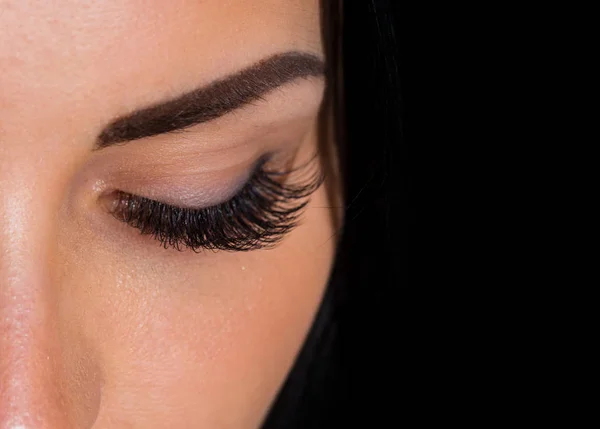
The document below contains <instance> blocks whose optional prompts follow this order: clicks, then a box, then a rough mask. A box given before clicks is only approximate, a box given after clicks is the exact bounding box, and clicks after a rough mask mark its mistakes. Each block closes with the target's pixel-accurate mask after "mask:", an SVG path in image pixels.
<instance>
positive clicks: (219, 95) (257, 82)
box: [97, 52, 325, 148]
mask: <svg viewBox="0 0 600 429" xmlns="http://www.w3.org/2000/svg"><path fill="white" fill-rule="evenodd" d="M324 68H325V67H324V62H323V60H322V59H321V58H319V57H318V56H316V55H313V54H308V53H303V52H286V53H282V54H277V55H274V56H272V57H269V58H267V59H264V60H262V61H260V62H258V63H256V64H254V65H252V66H250V67H248V68H245V69H243V70H242V71H240V72H237V73H235V74H232V75H229V76H227V77H225V78H222V79H219V80H217V81H214V82H212V83H210V84H208V85H207V86H205V87H202V88H199V89H196V90H193V91H191V92H188V93H186V94H184V95H182V96H180V97H177V98H176V99H173V100H169V101H166V102H164V103H161V104H157V105H153V106H150V107H146V108H143V109H141V110H137V111H135V112H133V113H130V114H127V115H125V116H122V117H120V118H117V119H116V120H114V121H113V122H111V123H110V124H109V125H108V126H107V127H106V128H104V130H103V131H102V132H101V133H100V135H99V136H98V141H97V148H104V147H107V146H111V145H114V144H117V143H123V142H127V141H131V140H137V139H141V138H145V137H150V136H154V135H157V134H163V133H168V132H170V131H175V130H180V129H184V128H187V127H190V126H192V125H196V124H200V123H202V122H207V121H211V120H213V119H216V118H218V117H220V116H223V115H225V114H226V113H229V112H231V111H233V110H235V109H238V108H240V107H242V106H244V105H245V104H248V103H250V102H252V101H255V100H257V99H261V98H262V96H263V95H265V94H266V93H267V92H269V91H271V90H273V89H275V88H277V87H279V86H281V85H283V84H285V83H288V82H290V81H292V80H295V79H298V78H301V77H309V76H321V75H323V73H324Z"/></svg>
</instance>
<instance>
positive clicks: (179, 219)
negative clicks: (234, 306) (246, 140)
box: [111, 156, 323, 252]
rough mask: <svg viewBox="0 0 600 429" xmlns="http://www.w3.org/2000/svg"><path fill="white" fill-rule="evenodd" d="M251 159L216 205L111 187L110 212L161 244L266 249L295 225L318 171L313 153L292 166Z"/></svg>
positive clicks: (319, 177) (182, 247)
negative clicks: (179, 202)
mask: <svg viewBox="0 0 600 429" xmlns="http://www.w3.org/2000/svg"><path fill="white" fill-rule="evenodd" d="M268 161H269V157H267V156H265V157H263V158H261V159H260V161H259V162H258V163H257V164H256V166H255V168H254V171H253V173H252V174H251V176H250V178H249V179H248V180H247V182H246V183H245V184H244V185H243V186H242V187H241V189H240V190H239V191H238V192H237V193H236V194H235V195H234V196H233V197H231V198H230V199H228V200H227V201H224V202H222V203H220V204H217V205H213V206H209V207H202V208H189V207H177V206H174V205H171V204H167V203H164V202H161V201H157V200H153V199H149V198H146V197H140V196H137V195H133V194H129V193H125V192H122V191H115V192H114V193H113V195H112V197H113V198H114V200H113V204H112V207H111V213H112V215H113V216H114V217H115V218H116V219H118V220H120V221H122V222H124V223H126V224H128V225H129V226H131V227H133V228H136V229H138V230H139V231H140V233H141V234H142V235H148V236H151V237H153V238H154V239H155V240H157V241H158V242H159V243H160V244H161V245H162V246H163V247H164V248H175V249H177V250H185V249H191V250H192V251H194V252H199V251H201V250H203V249H209V250H225V251H249V250H256V249H261V248H271V247H273V246H275V245H276V244H277V243H279V242H280V241H281V239H282V238H283V237H284V236H285V235H286V234H287V233H288V232H289V231H291V230H292V229H293V228H294V227H295V226H297V225H298V222H299V219H300V215H301V214H302V211H303V209H304V208H305V207H306V205H307V204H308V202H309V197H310V195H311V194H312V193H313V192H314V191H315V190H316V189H318V187H319V186H320V185H321V183H322V181H323V176H322V174H321V171H320V169H319V167H318V166H317V164H318V162H317V158H316V157H314V158H313V159H312V160H311V161H310V162H309V163H307V164H305V165H303V166H302V167H300V168H299V169H296V170H292V171H277V170H271V169H269V168H268V167H267V166H268Z"/></svg>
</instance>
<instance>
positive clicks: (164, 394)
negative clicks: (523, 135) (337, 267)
mask: <svg viewBox="0 0 600 429" xmlns="http://www.w3.org/2000/svg"><path fill="white" fill-rule="evenodd" d="M287 51H302V52H307V53H311V54H315V55H318V56H321V57H322V56H323V52H322V46H321V34H320V23H319V6H318V1H317V0H252V1H247V0H229V1H225V0H195V1H191V0H189V1H186V0H169V1H164V0H163V1H158V0H155V1H140V0H137V1H136V0H102V1H79V0H77V1H75V0H55V1H52V2H49V1H46V0H30V1H23V0H0V429H34V428H35V429H80V428H95V429H96V428H97V429H121V428H144V429H152V428H160V429H164V428H178V429H179V428H181V429H184V428H207V429H214V428H236V429H237V428H258V427H260V424H261V422H262V421H263V419H264V418H265V416H266V413H267V412H268V409H269V406H270V405H271V403H272V401H273V400H274V398H275V395H276V394H277V391H278V389H279V388H280V387H281V385H282V383H283V381H284V380H285V377H286V375H287V374H288V372H289V370H290V368H291V365H292V364H293V361H294V359H295V357H296V355H297V353H298V351H299V349H300V347H301V345H302V343H303V341H304V339H305V337H306V334H307V332H308V329H309V328H310V325H311V323H312V321H313V318H314V315H315V312H316V310H317V308H318V305H319V302H320V300H321V298H322V295H323V291H324V288H325V285H326V283H327V280H328V276H329V271H330V268H331V265H332V260H333V253H334V242H333V240H331V237H332V236H333V235H334V229H333V226H332V213H331V209H330V208H328V207H331V204H329V203H328V198H327V193H326V192H325V186H321V187H320V188H319V189H318V190H317V191H316V192H315V193H314V194H313V195H312V198H311V202H310V204H309V206H308V208H307V209H306V211H305V213H304V215H303V216H302V222H301V225H300V226H298V227H297V228H296V229H295V230H293V231H292V232H291V233H290V234H288V235H287V236H286V237H285V239H284V240H283V241H282V242H281V243H280V244H279V245H278V246H277V247H276V248H274V249H269V250H256V251H251V252H223V251H217V252H210V251H202V252H200V253H194V252H191V251H189V250H184V251H181V252H179V251H177V250H175V249H172V248H169V249H164V248H163V247H161V246H160V243H158V242H157V241H155V240H154V239H153V238H152V237H149V236H142V235H140V233H139V231H138V230H136V229H134V228H132V227H130V226H129V225H126V224H124V223H122V222H120V221H118V220H117V219H115V218H114V217H113V216H112V215H111V214H110V213H109V211H108V210H107V203H106V199H107V198H109V197H107V195H110V191H114V190H122V191H125V192H132V193H137V194H143V195H145V196H148V197H152V198H154V199H159V200H163V201H169V202H171V203H181V204H190V205H194V204H201V203H202V201H203V198H208V197H207V196H210V198H215V195H214V193H215V192H222V193H224V192H226V191H227V190H229V191H231V188H232V187H233V186H236V185H235V184H236V183H238V182H239V181H240V180H243V179H245V178H246V177H247V174H248V171H249V169H250V168H251V166H252V165H253V163H254V162H255V161H256V160H257V159H258V158H259V157H260V156H261V155H262V154H264V153H265V152H267V151H273V150H275V151H280V152H282V153H289V154H293V155H294V157H292V158H290V159H293V160H294V163H295V164H294V165H300V164H301V163H302V162H304V161H305V160H306V159H309V158H310V156H311V154H314V153H315V151H317V147H318V146H317V138H316V129H317V119H318V114H319V107H320V104H321V101H322V97H323V89H324V82H323V79H322V78H318V77H315V78H308V79H301V80H299V81H294V82H292V83H289V84H286V85H285V86H283V87H281V88H278V89H276V90H274V91H272V92H271V93H269V94H268V95H267V96H265V97H264V98H263V99H262V100H261V101H257V102H255V103H252V104H251V105H249V106H246V107H244V108H243V109H240V110H237V111H235V112H233V113H231V114H228V115H226V116H224V117H222V118H219V119H217V120H215V121H212V122H209V123H205V124H201V125H198V126H194V127H192V128H190V129H188V130H186V131H185V132H183V133H175V134H165V135H160V136H155V137H150V138H146V139H141V140H137V141H135V142H131V143H128V144H126V145H120V146H119V145H117V146H114V147H109V148H106V149H100V150H98V149H96V148H95V146H94V145H95V142H96V139H97V136H98V134H99V133H100V132H101V130H102V129H103V127H105V126H106V125H107V124H108V123H110V122H111V121H112V120H113V119H114V118H116V117H119V116H120V115H124V114H126V113H128V112H132V111H134V110H136V109H140V108H143V107H146V106H149V105H152V104H154V103H158V102H162V101H165V100H168V99H170V98H173V97H176V96H177V95H179V94H182V93H185V92H187V91H190V90H192V89H194V88H197V87H200V86H202V85H206V84H209V83H211V82H212V81H214V80H215V79H219V78H222V77H223V76H225V75H228V74H231V73H235V72H237V71H239V70H241V69H243V68H245V67H248V66H250V65H252V64H253V63H255V62H257V61H259V60H261V59H263V58H266V57H269V56H271V55H274V54H277V53H281V52H287ZM290 156H291V155H290ZM215 189H216V190H218V191H214V190H215Z"/></svg>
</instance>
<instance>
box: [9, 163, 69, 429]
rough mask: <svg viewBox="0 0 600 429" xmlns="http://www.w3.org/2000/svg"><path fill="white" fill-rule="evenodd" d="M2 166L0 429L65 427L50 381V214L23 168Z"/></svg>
mask: <svg viewBox="0 0 600 429" xmlns="http://www.w3.org/2000/svg"><path fill="white" fill-rule="evenodd" d="M2 155H6V152H4V153H2V151H0V156H2ZM7 161H8V159H7V157H4V159H0V168H1V171H0V429H9V428H10V429H16V428H22V429H26V428H30V427H31V428H34V427H35V428H55V427H56V428H58V427H65V428H68V426H67V425H66V424H65V421H64V418H63V414H64V413H63V412H62V410H61V405H60V404H61V398H60V392H59V391H58V388H57V385H58V384H57V383H56V381H57V377H58V374H57V372H56V368H57V365H56V363H57V362H56V360H57V359H58V358H59V356H60V347H59V344H58V341H57V338H58V334H57V330H56V328H55V326H56V323H54V321H55V320H56V308H57V297H56V296H55V295H54V294H55V288H53V285H52V280H51V278H52V275H51V265H50V257H49V256H50V255H49V254H50V253H51V248H52V243H51V240H50V237H51V223H52V222H51V221H50V220H51V216H49V215H48V213H46V212H45V210H44V208H43V205H44V204H45V203H46V202H47V201H46V200H45V199H44V198H45V197H44V195H43V194H44V192H43V190H41V189H36V185H35V181H36V180H39V178H38V177H36V175H35V174H32V172H31V171H28V167H27V166H28V164H27V163H24V162H21V163H16V162H7ZM13 161H14V160H13ZM17 166H18V167H17Z"/></svg>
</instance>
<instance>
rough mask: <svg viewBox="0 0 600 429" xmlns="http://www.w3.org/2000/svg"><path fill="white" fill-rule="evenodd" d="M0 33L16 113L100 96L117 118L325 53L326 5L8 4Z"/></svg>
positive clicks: (207, 0) (199, 1) (263, 0)
mask: <svg viewBox="0 0 600 429" xmlns="http://www.w3.org/2000/svg"><path fill="white" fill-rule="evenodd" d="M0 28H1V29H2V31H1V32H0V106H1V105H2V104H5V103H8V104H9V105H10V106H12V107H13V108H14V109H13V112H14V111H15V110H23V109H27V108H28V107H31V108H33V106H34V105H35V104H36V103H38V108H39V103H43V104H45V105H48V106H51V105H54V104H60V103H67V104H69V105H71V106H74V105H77V106H81V107H82V108H83V107H85V106H86V105H89V103H90V100H93V101H94V103H95V108H96V109H99V110H100V111H102V109H105V110H106V111H107V112H110V114H111V115H114V114H118V113H121V112H120V111H121V110H128V109H132V108H136V107H139V106H140V105H143V104H147V103H152V102H153V101H155V100H157V99H163V98H165V96H168V95H169V94H170V93H171V92H172V93H179V92H182V91H185V90H187V89H191V88H193V87H196V86H198V85H201V84H203V83H207V82H209V81H211V80H213V79H215V78H218V77H220V76H222V75H223V74H227V73H231V72H233V71H236V70H238V69H239V68H241V67H244V66H246V65H248V64H251V63H253V62H255V61H257V60H260V59H262V58H264V57H265V56H268V55H271V54H274V53H278V52H282V51H288V50H296V49H297V50H302V51H309V52H314V53H319V52H320V49H321V48H320V34H319V16H318V0H251V1H250V0H169V1H166V0H154V1H147V0H144V1H142V0H102V1H79V0H55V1H52V2H48V1H46V0H38V1H35V0H34V1H22V0H0ZM2 99H4V100H2ZM3 101H4V103H3ZM57 107H58V106H57ZM115 110H118V111H115Z"/></svg>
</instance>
